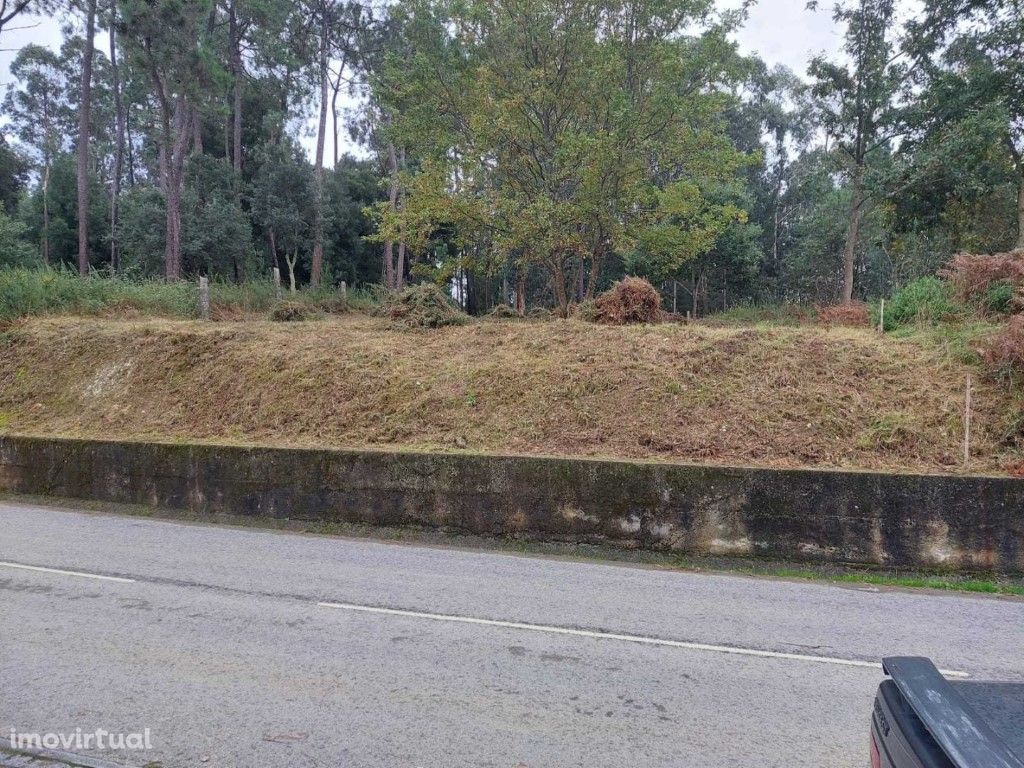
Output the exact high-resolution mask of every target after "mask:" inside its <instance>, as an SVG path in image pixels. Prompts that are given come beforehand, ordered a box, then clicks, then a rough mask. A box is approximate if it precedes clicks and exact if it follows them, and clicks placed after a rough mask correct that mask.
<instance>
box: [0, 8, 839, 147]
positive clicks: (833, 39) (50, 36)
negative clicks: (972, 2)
mask: <svg viewBox="0 0 1024 768" xmlns="http://www.w3.org/2000/svg"><path fill="white" fill-rule="evenodd" d="M720 2H722V5H723V7H734V6H735V5H736V3H734V2H731V1H730V0H720ZM806 4H807V0H760V2H759V3H757V4H756V5H755V6H754V7H753V8H751V9H750V18H749V20H748V21H747V23H746V25H745V26H744V27H743V29H741V30H740V32H739V34H738V36H737V37H738V40H739V44H740V48H741V50H742V51H743V52H744V53H753V52H757V53H758V54H760V56H761V58H763V59H764V60H765V61H766V62H768V63H769V64H784V65H785V66H787V67H789V68H790V69H792V70H794V71H795V72H797V73H798V74H804V73H805V71H806V69H807V62H808V61H809V60H810V59H811V57H812V56H815V55H817V54H819V53H826V54H831V53H834V52H836V51H838V49H839V47H840V45H841V43H842V41H841V39H840V32H839V30H837V29H836V26H835V24H834V23H833V21H832V6H831V4H830V3H822V6H823V7H822V9H819V10H817V11H808V10H807V9H806ZM11 26H13V27H22V28H20V29H14V30H11V31H5V32H4V34H3V36H2V37H0V83H2V88H0V91H2V92H6V87H7V84H8V83H9V82H10V80H11V78H10V73H9V71H8V68H9V66H10V63H11V59H13V58H14V54H15V53H16V52H17V51H18V49H19V48H21V47H22V46H24V45H26V44H28V43H38V44H40V45H46V46H48V47H50V48H53V49H55V50H56V49H57V48H59V47H60V42H61V34H60V23H59V20H57V19H54V18H43V19H39V18H30V19H26V18H21V19H17V20H15V22H13V23H12V25H11ZM107 46H108V42H107V37H106V35H102V34H101V35H97V40H96V47H97V48H99V49H101V50H106V48H107ZM306 133H309V131H307V132H306ZM342 141H344V142H345V144H343V146H342V151H349V152H353V153H354V154H362V153H361V152H359V151H358V148H356V147H353V146H351V145H350V144H348V137H347V136H342ZM327 142H328V146H327V147H326V151H325V157H327V158H330V157H332V156H333V153H332V147H331V146H330V142H331V136H330V131H328V136H327ZM303 144H304V145H305V146H306V147H307V149H308V150H309V152H310V154H312V152H313V150H314V147H315V145H316V139H315V137H312V136H304V137H303Z"/></svg>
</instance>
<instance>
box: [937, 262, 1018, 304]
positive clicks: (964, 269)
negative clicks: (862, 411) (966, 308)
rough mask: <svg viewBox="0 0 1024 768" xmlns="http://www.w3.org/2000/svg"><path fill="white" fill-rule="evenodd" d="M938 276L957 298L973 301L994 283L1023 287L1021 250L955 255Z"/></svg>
mask: <svg viewBox="0 0 1024 768" xmlns="http://www.w3.org/2000/svg"><path fill="white" fill-rule="evenodd" d="M938 274H939V277H941V278H942V279H943V280H945V281H946V282H948V283H949V284H950V285H951V286H952V287H953V291H954V292H955V293H956V295H957V297H958V298H959V299H961V300H964V301H966V300H970V299H976V298H978V297H981V296H983V295H984V294H985V293H986V292H987V291H988V290H989V288H991V287H992V286H993V284H995V283H997V282H1002V281H1005V282H1008V283H1010V284H1011V285H1014V286H1017V287H1020V286H1024V251H1020V250H1018V251H1008V252H1006V253H957V254H955V255H954V256H953V258H952V259H950V260H949V263H948V264H946V266H944V267H943V268H942V269H940V270H939V272H938Z"/></svg>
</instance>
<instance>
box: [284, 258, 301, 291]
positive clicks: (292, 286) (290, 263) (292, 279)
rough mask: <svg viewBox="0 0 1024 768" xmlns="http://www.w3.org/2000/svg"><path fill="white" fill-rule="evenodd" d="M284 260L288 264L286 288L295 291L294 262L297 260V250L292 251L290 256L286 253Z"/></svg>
mask: <svg viewBox="0 0 1024 768" xmlns="http://www.w3.org/2000/svg"><path fill="white" fill-rule="evenodd" d="M284 260H285V262H286V263H287V264H288V290H289V292H291V293H295V291H296V290H297V286H296V285H295V264H296V262H298V260H299V252H298V251H294V252H293V253H292V255H291V256H289V255H288V254H287V253H286V254H285V255H284Z"/></svg>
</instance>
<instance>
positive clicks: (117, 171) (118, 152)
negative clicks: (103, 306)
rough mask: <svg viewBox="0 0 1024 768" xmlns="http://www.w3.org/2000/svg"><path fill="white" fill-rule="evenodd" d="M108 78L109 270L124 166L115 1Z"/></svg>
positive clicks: (117, 260)
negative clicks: (110, 104)
mask: <svg viewBox="0 0 1024 768" xmlns="http://www.w3.org/2000/svg"><path fill="white" fill-rule="evenodd" d="M110 77H111V81H112V85H113V90H114V124H115V125H114V130H115V134H116V138H115V144H114V172H113V178H112V180H111V184H110V268H111V270H113V271H114V272H115V273H116V272H117V271H118V270H119V269H120V268H121V254H120V252H119V251H118V247H117V246H118V243H117V213H118V211H117V207H118V202H119V201H120V197H121V174H122V166H123V165H124V141H125V117H124V102H123V101H122V99H121V73H120V69H119V68H118V64H117V0H111V2H110Z"/></svg>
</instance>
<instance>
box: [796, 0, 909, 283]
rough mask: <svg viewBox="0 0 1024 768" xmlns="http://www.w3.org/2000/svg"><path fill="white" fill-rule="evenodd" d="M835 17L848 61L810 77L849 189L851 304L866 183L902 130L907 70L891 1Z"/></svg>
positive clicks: (817, 69)
mask: <svg viewBox="0 0 1024 768" xmlns="http://www.w3.org/2000/svg"><path fill="white" fill-rule="evenodd" d="M834 17H835V20H836V21H837V22H838V23H841V24H843V25H845V27H846V35H845V44H844V53H845V55H846V59H847V60H848V61H847V62H843V63H838V62H831V61H828V60H826V59H824V58H821V57H819V58H816V59H814V60H813V61H812V62H811V66H810V69H809V73H810V75H811V77H812V80H813V83H812V86H811V93H812V95H813V97H814V107H815V119H816V122H817V124H818V125H820V126H821V128H822V130H824V131H825V133H826V134H827V135H828V137H829V139H830V141H831V142H832V144H833V146H834V148H835V155H836V158H837V160H838V161H839V163H840V167H841V169H842V171H843V173H844V174H845V176H846V177H847V179H848V181H849V185H850V202H849V209H848V213H847V216H846V238H845V243H844V246H843V280H842V295H841V296H842V300H843V301H844V302H849V301H851V300H852V299H853V289H854V268H855V265H856V260H857V249H858V236H859V233H860V225H861V220H862V218H863V215H864V209H865V207H866V205H867V204H868V203H869V202H870V194H869V184H868V182H869V180H868V178H867V177H868V173H869V169H870V167H871V165H872V162H873V160H874V155H876V154H877V153H885V152H887V151H888V144H889V142H890V141H891V140H892V138H893V135H894V133H895V131H894V128H895V127H896V126H898V115H899V113H898V110H897V103H896V97H897V94H898V92H899V89H900V86H901V85H902V83H903V82H904V81H905V79H906V76H907V66H906V64H905V63H904V62H903V61H902V60H901V59H900V57H899V56H898V55H897V54H898V51H897V49H896V44H895V42H894V38H895V36H896V34H897V31H898V26H897V24H896V17H895V8H894V4H893V1H892V0H853V2H851V3H850V4H846V5H842V4H840V5H837V6H836V8H835V13H834Z"/></svg>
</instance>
